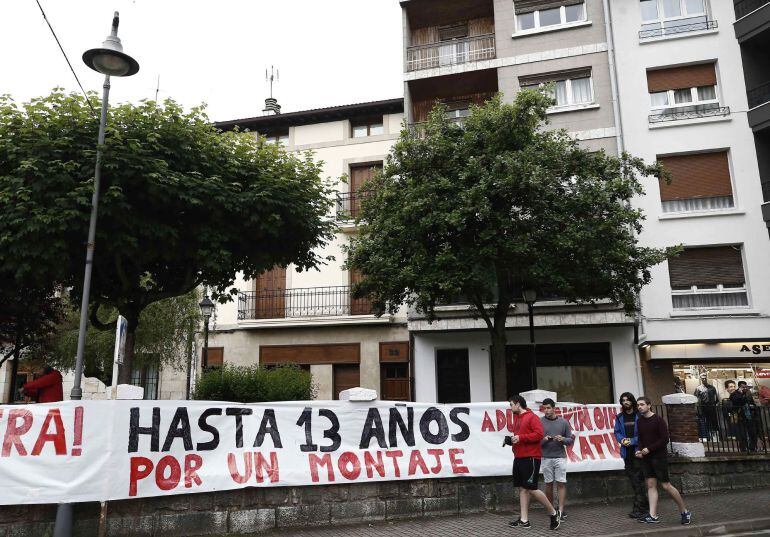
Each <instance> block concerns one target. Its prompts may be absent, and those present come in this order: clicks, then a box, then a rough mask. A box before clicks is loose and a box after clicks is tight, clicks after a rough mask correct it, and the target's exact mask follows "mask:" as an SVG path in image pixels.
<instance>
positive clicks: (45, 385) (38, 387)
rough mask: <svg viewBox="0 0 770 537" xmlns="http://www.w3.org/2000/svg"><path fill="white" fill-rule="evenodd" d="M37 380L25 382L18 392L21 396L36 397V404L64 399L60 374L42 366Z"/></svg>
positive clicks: (51, 368)
mask: <svg viewBox="0 0 770 537" xmlns="http://www.w3.org/2000/svg"><path fill="white" fill-rule="evenodd" d="M41 373H42V375H41V376H40V378H38V379H37V380H33V381H32V382H27V383H26V384H25V385H24V386H23V387H22V388H21V389H20V390H19V391H20V392H21V394H22V395H28V396H30V397H35V396H37V402H38V403H55V402H57V401H61V400H63V399H64V392H63V391H62V379H61V373H59V372H58V371H56V370H55V369H54V368H53V367H51V366H50V365H47V364H46V365H44V366H43V369H42V371H41Z"/></svg>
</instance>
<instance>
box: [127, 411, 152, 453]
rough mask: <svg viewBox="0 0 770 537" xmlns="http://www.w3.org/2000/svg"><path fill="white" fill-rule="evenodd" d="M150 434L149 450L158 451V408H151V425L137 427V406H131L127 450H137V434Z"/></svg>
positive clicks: (134, 451)
mask: <svg viewBox="0 0 770 537" xmlns="http://www.w3.org/2000/svg"><path fill="white" fill-rule="evenodd" d="M140 434H148V435H150V451H158V449H159V446H160V408H159V407H157V406H156V407H153V409H152V425H150V426H149V427H139V407H132V408H131V421H130V423H129V426H128V452H129V453H136V452H137V451H138V450H139V435H140Z"/></svg>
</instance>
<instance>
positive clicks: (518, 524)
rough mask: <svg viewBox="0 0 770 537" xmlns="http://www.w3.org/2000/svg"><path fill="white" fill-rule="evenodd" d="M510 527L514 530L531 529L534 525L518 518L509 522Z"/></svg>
mask: <svg viewBox="0 0 770 537" xmlns="http://www.w3.org/2000/svg"><path fill="white" fill-rule="evenodd" d="M508 525H509V526H510V527H512V528H531V527H532V524H531V523H530V522H529V520H527V521H526V522H524V521H523V520H522V519H520V518H517V519H516V520H511V521H510V522H508Z"/></svg>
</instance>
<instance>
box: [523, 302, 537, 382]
mask: <svg viewBox="0 0 770 537" xmlns="http://www.w3.org/2000/svg"><path fill="white" fill-rule="evenodd" d="M521 296H522V298H523V299H524V302H526V304H527V311H528V313H529V343H530V345H532V371H531V373H530V375H531V376H532V389H536V388H537V347H536V346H535V302H536V301H537V291H535V290H534V289H525V290H524V292H523V293H522V294H521Z"/></svg>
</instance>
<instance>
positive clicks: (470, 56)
mask: <svg viewBox="0 0 770 537" xmlns="http://www.w3.org/2000/svg"><path fill="white" fill-rule="evenodd" d="M494 58H495V36H494V34H485V35H479V36H476V37H467V38H465V39H453V40H452V41H442V42H440V43H431V44H429V45H417V46H413V47H408V48H407V49H406V70H407V71H419V70H420V69H430V68H432V67H444V66H446V65H457V64H461V63H468V62H476V61H479V60H492V59H494Z"/></svg>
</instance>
